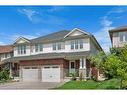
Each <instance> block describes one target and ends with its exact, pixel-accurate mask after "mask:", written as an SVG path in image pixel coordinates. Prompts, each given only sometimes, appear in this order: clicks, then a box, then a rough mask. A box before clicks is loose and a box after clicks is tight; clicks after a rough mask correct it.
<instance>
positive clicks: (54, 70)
mask: <svg viewBox="0 0 127 95" xmlns="http://www.w3.org/2000/svg"><path fill="white" fill-rule="evenodd" d="M42 82H60V66H43V68H42Z"/></svg>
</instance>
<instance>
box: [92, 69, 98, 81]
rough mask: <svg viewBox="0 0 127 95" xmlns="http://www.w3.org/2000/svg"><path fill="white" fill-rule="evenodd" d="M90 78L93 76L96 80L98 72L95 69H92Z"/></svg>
mask: <svg viewBox="0 0 127 95" xmlns="http://www.w3.org/2000/svg"><path fill="white" fill-rule="evenodd" d="M91 73H92V76H95V77H96V78H97V79H98V70H97V68H96V67H92V72H91Z"/></svg>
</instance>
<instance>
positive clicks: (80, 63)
mask: <svg viewBox="0 0 127 95" xmlns="http://www.w3.org/2000/svg"><path fill="white" fill-rule="evenodd" d="M79 65H80V66H79V68H80V69H82V67H83V66H82V58H80V62H79Z"/></svg>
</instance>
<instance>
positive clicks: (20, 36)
mask: <svg viewBox="0 0 127 95" xmlns="http://www.w3.org/2000/svg"><path fill="white" fill-rule="evenodd" d="M20 39H23V40H25V41H27V42H30V41H28V40H26V39H25V38H24V37H22V36H20V37H18V38H17V39H16V40H15V42H14V44H15V43H16V42H17V41H18V40H20Z"/></svg>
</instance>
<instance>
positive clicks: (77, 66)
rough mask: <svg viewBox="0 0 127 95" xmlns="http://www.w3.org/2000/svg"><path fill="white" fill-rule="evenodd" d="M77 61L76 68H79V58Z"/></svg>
mask: <svg viewBox="0 0 127 95" xmlns="http://www.w3.org/2000/svg"><path fill="white" fill-rule="evenodd" d="M75 63H76V69H79V64H80V63H79V60H75Z"/></svg>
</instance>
